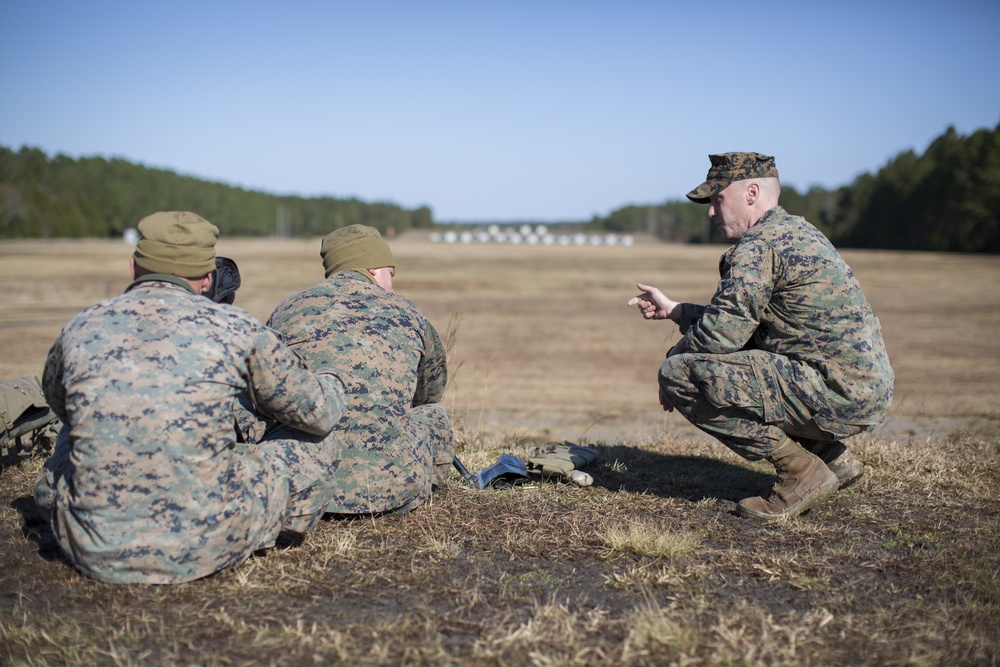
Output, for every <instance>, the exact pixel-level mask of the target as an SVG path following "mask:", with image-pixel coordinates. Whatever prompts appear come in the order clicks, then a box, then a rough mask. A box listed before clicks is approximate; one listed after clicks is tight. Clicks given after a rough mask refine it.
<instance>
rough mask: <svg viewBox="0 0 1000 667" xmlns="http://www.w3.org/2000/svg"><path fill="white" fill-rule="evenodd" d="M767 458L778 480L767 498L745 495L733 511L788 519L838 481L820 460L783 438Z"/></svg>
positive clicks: (827, 492)
mask: <svg viewBox="0 0 1000 667" xmlns="http://www.w3.org/2000/svg"><path fill="white" fill-rule="evenodd" d="M767 460H768V461H770V462H771V463H773V464H774V469H775V471H776V472H777V473H778V481H777V482H775V483H774V488H772V489H771V495H770V496H769V497H768V498H767V499H764V498H761V497H760V496H755V497H753V498H745V499H743V500H741V501H740V502H739V504H738V505H737V506H736V512H737V513H738V514H739V515H740V516H742V517H747V518H758V519H787V518H791V517H793V516H798V515H799V514H802V513H803V512H805V511H806V510H807V509H810V508H812V507H815V506H816V505H818V504H820V503H821V502H823V501H824V500H826V499H827V498H829V497H830V496H832V495H833V494H834V493H836V491H837V489H838V488H839V486H840V484H839V482H838V481H837V476H836V475H835V474H833V473H832V472H831V471H830V469H829V468H827V467H826V464H825V463H823V460H822V459H820V458H819V457H818V456H816V455H815V454H812V453H810V452H809V451H807V450H805V449H803V448H802V446H801V445H799V444H798V443H797V442H795V441H793V440H791V439H789V438H785V439H784V440H783V441H782V442H781V444H780V445H778V446H777V447H776V448H775V449H774V451H772V452H771V455H770V456H769V457H767Z"/></svg>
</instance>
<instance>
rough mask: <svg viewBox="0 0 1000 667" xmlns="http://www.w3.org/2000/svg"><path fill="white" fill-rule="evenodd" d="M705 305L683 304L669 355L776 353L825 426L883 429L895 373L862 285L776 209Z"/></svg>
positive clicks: (730, 259) (823, 242)
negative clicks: (678, 335) (676, 337)
mask: <svg viewBox="0 0 1000 667" xmlns="http://www.w3.org/2000/svg"><path fill="white" fill-rule="evenodd" d="M719 272H720V274H721V276H722V279H721V280H720V281H719V285H718V288H717V289H716V292H715V296H713V297H712V301H711V303H710V304H709V305H707V306H698V305H694V304H688V303H685V304H682V306H681V309H682V310H681V316H680V318H679V320H678V324H679V325H680V328H681V332H682V333H684V336H683V337H682V338H681V340H680V342H678V343H677V345H675V346H674V348H673V349H671V351H670V353H669V354H670V355H674V354H680V353H685V352H704V353H712V354H726V353H730V352H736V351H739V350H741V349H744V347H747V346H749V347H753V348H757V349H761V350H765V351H767V352H773V353H775V354H777V355H781V356H782V357H784V358H786V359H788V360H789V361H790V362H791V363H790V364H787V366H779V371H781V372H782V373H783V375H784V376H786V379H787V380H788V383H789V385H790V386H791V387H792V389H793V391H795V392H796V393H797V394H798V397H799V398H800V399H801V400H803V401H804V402H805V403H806V404H807V405H809V406H811V407H812V408H813V409H814V410H815V418H816V421H817V423H819V424H820V425H821V426H822V425H823V423H824V421H833V422H840V423H849V424H877V423H879V422H881V421H882V420H883V419H884V418H885V416H886V414H887V412H888V409H889V404H890V402H891V400H892V385H893V372H892V368H891V367H890V366H889V357H888V355H887V353H886V348H885V343H884V342H883V340H882V329H881V326H880V325H879V321H878V319H877V318H876V317H875V315H874V314H873V313H872V309H871V306H870V305H869V304H868V301H867V299H866V298H865V295H864V293H863V292H862V291H861V285H860V284H859V283H858V280H857V278H855V276H854V273H853V272H852V271H851V269H850V267H849V266H848V265H847V263H846V262H844V259H843V258H842V257H841V256H840V253H838V252H837V250H836V249H835V248H834V247H833V244H831V243H830V241H829V240H828V239H827V238H826V237H825V236H824V235H823V234H822V233H821V232H820V231H819V230H818V229H816V228H815V227H814V226H812V225H811V224H809V223H808V222H807V221H806V220H804V219H803V218H801V217H798V216H793V215H790V214H788V213H787V212H785V210H784V209H782V208H781V207H780V206H778V207H775V208H773V209H771V210H770V211H768V212H767V213H765V214H764V216H763V217H761V219H760V220H758V221H757V223H756V224H755V225H753V226H752V227H750V229H748V230H747V232H746V233H745V234H744V235H743V237H742V238H741V239H740V240H739V241H738V242H737V243H736V244H735V245H734V246H733V247H731V248H730V249H729V250H728V251H727V252H726V253H725V254H724V255H723V257H722V261H721V262H720V267H719Z"/></svg>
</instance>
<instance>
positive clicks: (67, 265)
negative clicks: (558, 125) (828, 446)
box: [0, 234, 1000, 665]
mask: <svg viewBox="0 0 1000 667" xmlns="http://www.w3.org/2000/svg"><path fill="white" fill-rule="evenodd" d="M392 246H393V251H394V253H395V255H396V260H397V278H396V287H397V291H398V292H400V293H401V294H404V295H406V296H408V297H410V298H411V299H412V300H413V301H415V302H416V303H417V304H418V305H419V306H420V307H421V308H422V309H423V310H424V311H425V313H427V315H428V316H429V317H430V319H431V321H432V322H433V323H434V324H435V325H436V326H437V328H438V330H439V331H440V332H441V334H442V336H444V337H446V338H447V339H448V340H449V341H450V354H449V357H450V359H449V361H450V368H451V384H450V387H449V390H448V394H447V398H446V402H447V405H448V407H449V409H450V411H451V413H452V415H453V416H454V418H455V420H456V423H457V426H458V449H459V453H460V455H461V456H462V458H463V459H464V460H465V461H466V464H467V465H468V466H469V467H470V468H473V469H475V468H480V467H483V466H485V465H487V464H489V463H492V462H493V461H494V460H495V458H496V455H497V454H498V453H499V452H505V451H506V452H513V453H518V451H519V447H520V446H521V445H522V443H523V442H524V441H526V440H527V439H529V438H534V437H544V438H552V439H570V440H575V441H581V442H586V443H589V444H591V445H594V446H596V447H597V448H598V449H600V450H601V451H602V454H603V456H602V460H601V461H600V462H599V463H598V464H594V466H593V467H592V468H593V469H592V470H591V472H592V473H593V475H594V478H595V485H594V486H593V487H590V488H587V489H576V488H573V487H567V486H565V485H560V484H554V483H542V484H537V485H532V486H531V487H529V488H522V489H519V490H515V491H507V492H497V491H485V492H475V491H473V490H471V489H468V488H467V487H465V486H464V485H462V484H461V483H460V481H459V480H458V478H457V476H456V477H455V478H454V479H452V480H450V481H449V482H448V483H447V484H446V485H445V486H444V487H443V488H442V489H440V490H439V492H438V493H437V494H435V496H434V498H433V499H432V501H431V503H430V504H429V505H428V506H426V507H424V508H421V509H419V510H418V511H416V512H414V513H412V514H410V515H407V516H404V517H398V518H394V519H383V520H378V521H367V522H350V523H345V522H339V523H338V522H325V523H323V524H321V526H320V528H319V529H318V530H317V531H315V532H314V533H311V534H310V535H309V536H307V538H306V540H305V542H304V543H303V544H302V545H301V546H298V547H297V548H289V549H284V550H275V551H272V552H270V553H268V554H266V555H264V556H261V557H259V558H255V559H253V560H252V562H250V563H247V564H245V565H243V566H242V567H241V568H239V569H237V570H235V571H233V572H227V573H223V574H221V575H218V576H216V577H212V578H210V579H208V580H204V581H201V582H195V583H193V584H185V585H182V586H176V587H114V586H108V585H103V584H98V583H96V582H93V581H90V580H87V579H85V578H84V577H82V576H80V575H78V574H76V573H75V571H74V570H72V568H71V567H69V566H68V565H67V564H66V563H65V561H63V560H62V559H61V557H60V556H59V554H58V551H57V550H56V549H55V548H54V543H53V542H52V540H51V534H50V533H49V532H48V531H47V528H46V527H45V526H44V522H43V521H42V520H41V518H40V517H39V516H38V515H37V512H35V510H34V508H33V503H32V502H31V501H30V493H31V481H32V476H33V474H34V472H35V471H36V470H37V466H38V464H39V462H38V461H37V460H35V461H29V462H27V463H25V464H22V465H21V466H17V467H13V468H9V469H7V470H5V471H3V473H2V476H0V544H2V546H0V663H4V662H7V663H10V664H95V663H96V664H116V665H117V664H220V665H221V664H250V663H259V664H299V663H302V662H318V663H321V664H325V663H343V664H492V665H549V664H553V665H563V664H611V663H615V664H630V665H631V664H636V665H645V664H649V665H654V664H655V665H660V664H678V665H681V664H698V665H712V664H750V665H756V664H769V665H770V664H782V665H783V664H795V665H800V664H806V665H827V664H832V665H854V664H871V665H883V664H898V665H904V664H905V665H938V664H949V665H950V664H982V665H995V664H996V662H997V660H998V655H1000V652H998V650H997V648H998V640H997V637H996V630H997V628H998V627H1000V596H998V594H997V587H998V584H1000V581H998V571H1000V559H998V552H1000V510H998V503H997V496H998V491H1000V483H998V480H1000V474H998V464H1000V456H998V454H1000V449H998V444H997V438H998V433H1000V379H998V376H1000V333H998V332H1000V286H998V285H1000V258H997V257H980V256H959V255H944V254H930V253H891V252H863V251H846V252H845V253H844V255H845V257H846V258H847V260H848V262H849V263H850V264H851V266H852V268H853V269H854V270H855V272H856V273H857V274H858V276H859V277H860V279H861V283H862V285H863V287H864V288H865V291H866V294H867V295H868V297H869V300H870V301H871V302H872V305H873V307H874V309H875V312H876V314H877V315H878V316H879V318H880V319H881V321H882V325H883V331H884V333H885V337H886V342H887V345H888V348H889V354H890V359H891V361H892V365H893V368H894V369H895V371H896V391H895V400H894V403H893V409H892V414H891V417H890V420H889V421H888V423H887V424H886V425H885V426H884V427H883V428H882V429H880V430H879V431H878V432H877V433H875V434H874V435H869V436H862V437H859V438H855V439H854V440H855V441H856V442H855V450H856V451H857V453H858V454H859V456H860V458H862V460H864V461H865V463H866V464H867V467H868V474H867V475H866V477H865V478H864V479H863V480H862V481H861V482H859V483H858V484H857V485H855V486H854V487H852V488H851V489H848V490H845V491H843V492H841V493H838V494H837V496H835V498H834V499H833V500H832V501H831V502H830V503H828V504H827V505H825V506H822V507H820V508H817V509H815V510H813V511H812V512H810V513H809V514H807V515H806V516H803V517H800V518H799V519H796V520H794V521H792V522H789V523H787V524H785V525H781V526H762V525H759V524H755V523H752V522H747V521H744V520H742V519H739V518H737V517H736V516H735V515H734V514H733V512H732V510H733V507H734V503H735V501H737V500H739V499H740V498H741V497H744V496H746V495H754V494H756V493H760V492H762V491H763V490H765V489H766V488H767V487H768V486H769V485H770V482H771V478H770V476H769V473H770V471H769V470H768V469H767V466H766V465H761V464H749V463H746V462H743V461H742V460H740V459H739V458H738V457H735V456H734V455H732V454H731V453H729V452H728V451H727V450H725V449H724V448H723V447H721V446H720V445H718V444H716V443H714V442H712V441H711V440H709V439H708V438H706V437H705V436H703V435H701V434H700V433H699V432H697V431H696V430H694V429H692V428H691V427H690V426H688V425H687V424H686V422H684V420H683V418H681V417H679V416H677V415H676V414H665V413H662V412H661V411H660V410H659V408H658V406H657V403H656V387H655V377H656V369H657V366H658V364H659V361H660V360H661V359H662V358H663V355H664V353H665V352H666V350H667V349H668V348H669V347H670V345H671V344H672V341H673V340H675V339H676V337H677V332H676V327H675V326H674V325H673V324H671V323H664V322H645V321H643V320H642V319H641V318H639V316H638V315H637V314H636V313H635V312H634V311H633V310H632V309H629V308H627V307H626V306H625V305H624V304H625V301H627V299H628V298H629V297H630V296H632V295H633V294H634V293H635V282H636V281H637V280H641V281H643V282H648V283H651V284H654V285H658V286H660V287H661V288H663V289H664V291H666V292H667V293H668V294H670V295H671V296H673V297H674V298H680V299H682V300H690V301H695V302H704V301H706V300H707V299H708V298H710V296H711V294H712V291H713V288H714V285H715V282H716V280H717V273H716V266H717V260H718V257H719V254H720V253H721V251H722V248H721V247H718V246H715V247H695V246H676V245H664V244H659V243H654V242H642V240H641V239H640V243H639V244H638V245H637V246H634V247H630V248H625V247H617V248H600V247H598V248H593V247H583V248H576V247H574V248H561V247H556V248H552V247H526V246H519V247H510V246H475V245H472V246H455V245H443V244H431V243H429V242H427V241H426V240H425V239H424V238H423V237H421V236H419V235H417V234H411V235H408V236H404V237H402V238H399V239H395V240H393V241H392ZM130 250H131V249H130V248H129V247H127V246H125V245H124V244H123V243H122V242H120V241H116V242H111V241H108V242H97V241H88V242H69V241H58V242H7V243H2V244H0V281H2V285H3V289H2V291H0V350H2V354H0V379H10V378H13V377H17V376H21V375H26V374H35V375H40V374H41V370H42V365H43V363H44V358H45V354H46V351H47V350H48V347H49V345H50V344H51V342H52V340H53V339H54V338H55V336H56V335H57V334H58V332H59V330H60V328H61V326H62V325H63V324H65V322H66V321H67V320H68V319H69V318H70V317H72V316H73V315H74V314H76V313H77V312H78V311H79V310H81V309H83V308H84V307H86V306H88V305H90V304H92V303H94V302H96V301H98V300H100V299H104V298H109V297H111V296H114V295H116V294H119V293H120V292H121V291H122V289H123V288H124V287H125V285H126V284H127V283H128V279H127V263H128V257H129V253H130ZM318 250H319V241H318V240H308V241H300V240H291V241H276V240H242V239H235V240H228V239H223V240H222V241H221V242H220V245H219V252H220V254H224V255H227V256H230V257H232V258H234V259H235V260H236V261H237V263H238V264H239V266H240V268H241V271H242V273H243V287H242V288H241V290H240V291H239V293H238V295H237V300H236V304H237V305H238V306H241V307H243V308H245V309H247V310H248V311H250V312H251V313H253V314H254V315H256V316H257V317H258V318H261V319H266V317H267V315H268V313H269V312H270V310H271V309H272V308H273V307H274V306H275V305H276V304H277V303H278V302H279V301H280V300H281V299H283V298H284V297H285V296H287V295H289V294H291V293H293V292H296V291H298V290H301V289H303V288H305V287H307V286H310V285H312V284H313V283H315V282H316V281H318V280H319V279H321V278H322V268H321V264H320V259H319V254H318Z"/></svg>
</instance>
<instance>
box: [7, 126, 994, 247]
mask: <svg viewBox="0 0 1000 667" xmlns="http://www.w3.org/2000/svg"><path fill="white" fill-rule="evenodd" d="M781 204H782V206H784V208H785V209H786V210H787V211H789V212H790V213H794V214H796V215H802V216H804V217H805V218H806V219H808V220H809V221H810V222H812V223H813V224H815V225H816V226H817V227H819V228H820V229H821V230H822V231H823V232H824V233H825V234H826V235H827V236H828V237H829V238H830V240H831V241H833V242H834V244H836V245H837V246H839V247H854V248H883V249H898V250H938V251H952V252H978V253H996V252H1000V125H997V127H995V128H994V129H992V130H989V129H982V130H978V131H976V132H973V133H972V134H970V135H967V136H963V135H960V134H958V133H957V132H956V131H955V129H954V128H953V127H950V128H948V129H947V130H946V131H945V132H944V133H943V134H942V135H941V136H939V137H937V138H936V139H935V140H934V141H933V142H932V143H931V145H930V146H929V147H928V148H927V150H926V151H925V152H924V153H923V155H917V154H916V153H915V152H914V151H912V150H909V151H905V152H903V153H900V154H899V155H897V156H896V157H895V158H894V159H892V160H891V161H890V162H889V163H888V164H886V165H885V166H884V167H882V168H881V169H880V170H879V171H878V172H877V173H875V174H869V173H865V174H862V175H861V176H859V177H858V178H856V179H855V180H854V182H852V183H850V184H849V185H844V186H842V187H839V188H836V189H833V190H828V189H825V188H821V187H812V188H810V189H809V190H808V191H806V192H804V193H802V192H799V191H797V190H796V189H795V188H793V187H791V186H787V185H786V186H783V187H782V193H781ZM705 208H706V207H705V206H704V205H700V204H693V203H691V202H688V201H686V200H683V201H676V200H671V201H666V202H664V203H662V204H651V205H628V206H624V207H622V208H619V209H616V210H614V211H612V212H611V213H609V214H608V215H607V216H595V217H594V218H592V219H591V220H590V221H589V222H585V223H584V226H586V227H587V228H589V229H591V230H594V231H603V232H620V233H631V232H648V233H650V234H653V235H655V236H657V237H659V238H662V239H664V240H667V241H672V242H702V243H708V242H715V241H719V240H720V239H719V238H718V232H717V231H715V229H714V226H713V225H711V223H710V221H709V220H708V218H707V216H706V211H705ZM158 210H191V211H197V212H198V213H199V214H201V215H203V216H204V217H205V218H207V219H209V220H211V221H212V222H213V223H215V224H216V225H217V226H218V227H219V229H220V230H222V232H223V233H225V234H227V235H238V236H260V235H281V236H316V235H323V234H326V233H327V232H329V231H330V229H331V228H336V227H341V226H344V225H349V224H354V223H361V224H366V225H371V226H373V227H376V228H378V229H379V230H380V231H382V232H383V233H386V234H393V233H400V232H404V231H406V230H409V229H419V228H428V227H431V226H433V225H434V219H433V215H432V212H431V210H430V209H429V208H428V207H426V206H423V207H419V208H415V209H406V208H403V207H400V206H397V205H395V204H393V203H388V202H362V201H359V200H358V199H354V198H350V199H337V198H333V197H295V196H282V195H274V194H267V193H263V192H258V191H252V190H244V189H242V188H239V187H233V186H229V185H224V184H221V183H214V182H209V181H204V180H200V179H196V178H193V177H189V176H182V175H179V174H176V173H174V172H172V171H167V170H163V169H152V168H148V167H145V166H142V165H137V164H133V163H131V162H128V161H126V160H122V159H105V158H102V157H85V158H80V159H73V158H70V157H67V156H65V155H61V154H60V155H56V156H55V157H52V158H50V157H49V156H47V155H46V154H45V153H44V152H42V151H41V150H39V149H37V148H31V147H22V148H21V149H20V150H18V151H16V152H15V151H13V150H12V149H9V148H5V147H3V146H0V238H19V237H42V238H50V237H101V236H103V237H111V236H119V235H121V234H122V232H123V231H124V230H125V229H126V228H128V227H132V226H134V225H135V223H136V222H137V221H138V220H139V219H140V218H142V217H143V216H145V215H147V214H149V213H150V212H152V211H158ZM581 222H583V221H581Z"/></svg>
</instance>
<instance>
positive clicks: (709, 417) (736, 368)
mask: <svg viewBox="0 0 1000 667" xmlns="http://www.w3.org/2000/svg"><path fill="white" fill-rule="evenodd" d="M791 365H792V362H790V361H789V360H788V359H787V358H786V357H783V356H781V355H778V354H774V353H771V352H765V351H763V350H743V351H740V352H735V353H731V354H699V353H688V354H678V355H674V356H671V357H668V358H667V360H666V361H664V362H663V364H662V365H661V366H660V373H659V385H660V391H661V392H662V393H663V395H664V396H665V397H666V398H667V400H668V401H670V403H671V404H672V405H673V406H674V408H675V409H676V410H677V411H678V412H679V413H680V414H681V415H682V416H684V418H685V419H687V420H688V421H689V422H691V423H692V424H693V425H694V426H697V427H698V428H699V429H701V430H702V431H704V432H706V433H708V434H709V435H712V436H714V437H715V438H717V439H718V440H719V441H720V442H722V444H724V445H726V446H727V447H729V448H730V449H732V450H733V451H734V452H736V453H737V454H739V455H740V456H742V457H744V458H746V459H749V460H751V461H755V460H759V459H762V458H767V457H768V456H770V454H771V451H772V450H773V449H774V448H775V447H776V446H777V445H778V444H780V443H781V441H782V440H783V439H784V438H785V436H788V437H790V438H792V439H793V440H796V441H798V442H800V443H803V444H805V443H806V442H808V441H820V442H832V441H834V440H839V439H842V438H846V437H849V436H852V435H856V434H858V433H861V432H863V431H866V430H868V429H870V428H871V427H870V426H868V425H855V424H838V425H835V426H831V425H825V426H826V429H824V428H821V427H820V426H819V425H818V424H817V423H816V421H815V420H814V419H813V411H812V409H811V408H810V407H809V406H808V405H807V404H806V403H805V402H804V401H802V400H801V399H800V398H798V396H797V395H796V394H795V393H794V392H793V391H791V388H790V387H789V384H788V380H787V378H789V377H794V371H793V370H792V369H791ZM831 427H832V428H834V429H835V431H831V430H828V429H830V428H831Z"/></svg>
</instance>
